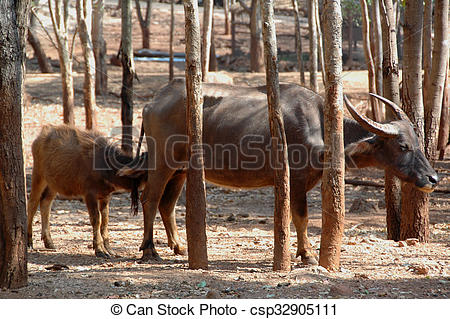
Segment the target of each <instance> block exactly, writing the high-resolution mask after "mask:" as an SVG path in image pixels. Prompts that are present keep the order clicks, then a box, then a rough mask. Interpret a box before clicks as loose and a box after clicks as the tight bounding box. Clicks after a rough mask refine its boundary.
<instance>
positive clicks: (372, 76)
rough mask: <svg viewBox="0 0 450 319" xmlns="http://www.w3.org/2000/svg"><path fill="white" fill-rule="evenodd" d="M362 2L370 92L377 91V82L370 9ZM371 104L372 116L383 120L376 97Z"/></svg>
mask: <svg viewBox="0 0 450 319" xmlns="http://www.w3.org/2000/svg"><path fill="white" fill-rule="evenodd" d="M359 3H360V4H361V16H362V35H363V47H364V55H365V57H366V63H367V71H368V78H369V92H371V93H377V89H376V84H375V68H374V63H373V59H372V52H371V50H370V40H369V34H370V30H369V10H368V8H367V1H366V0H359ZM370 105H371V107H372V116H373V119H374V120H375V121H377V122H381V120H382V114H381V110H380V109H379V104H378V101H376V100H375V98H374V97H371V98H370Z"/></svg>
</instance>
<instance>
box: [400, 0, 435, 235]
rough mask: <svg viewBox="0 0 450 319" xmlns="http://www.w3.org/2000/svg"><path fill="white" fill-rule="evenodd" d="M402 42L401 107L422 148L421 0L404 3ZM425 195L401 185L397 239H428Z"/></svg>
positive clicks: (408, 184)
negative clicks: (403, 39) (413, 125)
mask: <svg viewBox="0 0 450 319" xmlns="http://www.w3.org/2000/svg"><path fill="white" fill-rule="evenodd" d="M403 30H404V33H405V42H404V45H403V50H404V59H403V61H404V62H403V72H402V78H403V90H402V91H403V93H402V97H403V109H404V110H405V112H406V113H407V114H408V116H409V118H410V119H411V121H412V122H413V123H414V124H415V126H416V134H417V136H418V138H419V147H420V149H421V150H422V151H424V108H423V97H422V31H423V1H422V0H408V1H406V3H405V23H404V25H403ZM428 202H429V196H428V194H426V193H424V192H421V191H419V190H417V189H416V188H415V186H414V185H412V184H410V183H407V184H406V183H405V184H403V185H402V213H401V216H402V218H401V222H400V240H404V239H407V238H417V239H419V241H421V242H428V240H429V236H430V233H429V227H428V224H429V217H428Z"/></svg>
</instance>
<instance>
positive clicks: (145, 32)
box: [135, 0, 152, 49]
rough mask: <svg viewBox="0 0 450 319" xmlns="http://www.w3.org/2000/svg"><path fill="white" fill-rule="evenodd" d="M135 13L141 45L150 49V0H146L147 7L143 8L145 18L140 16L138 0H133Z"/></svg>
mask: <svg viewBox="0 0 450 319" xmlns="http://www.w3.org/2000/svg"><path fill="white" fill-rule="evenodd" d="M135 3H136V13H137V17H138V21H139V26H140V27H141V31H142V47H143V48H144V49H150V25H151V18H152V0H147V1H146V3H147V7H146V9H145V19H144V17H143V16H142V12H141V4H140V0H135Z"/></svg>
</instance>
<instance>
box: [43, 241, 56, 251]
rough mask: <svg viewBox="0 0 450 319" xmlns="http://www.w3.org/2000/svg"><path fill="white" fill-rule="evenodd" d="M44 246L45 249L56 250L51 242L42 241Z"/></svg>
mask: <svg viewBox="0 0 450 319" xmlns="http://www.w3.org/2000/svg"><path fill="white" fill-rule="evenodd" d="M44 246H45V248H47V249H56V246H55V244H53V241H44Z"/></svg>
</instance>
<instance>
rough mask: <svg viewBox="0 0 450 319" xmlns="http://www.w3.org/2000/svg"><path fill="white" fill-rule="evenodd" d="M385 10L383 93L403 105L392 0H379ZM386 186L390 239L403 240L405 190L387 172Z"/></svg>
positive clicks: (383, 18)
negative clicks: (402, 213)
mask: <svg viewBox="0 0 450 319" xmlns="http://www.w3.org/2000/svg"><path fill="white" fill-rule="evenodd" d="M379 4H380V10H381V17H382V21H381V26H382V33H383V36H382V40H383V44H382V46H383V48H384V51H383V64H382V65H383V69H382V75H383V88H382V91H383V94H384V96H385V97H386V98H387V99H389V100H391V101H392V102H394V103H395V104H397V105H400V92H399V69H398V56H397V36H396V29H395V20H394V11H393V4H392V0H379ZM386 119H387V120H394V115H393V114H392V112H390V111H389V110H386ZM384 174H385V175H384V189H385V201H386V223H387V238H388V239H393V240H399V239H400V219H401V218H400V216H401V191H400V188H401V186H400V181H399V179H398V178H397V177H395V176H394V175H392V173H391V172H389V171H385V173H384Z"/></svg>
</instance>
